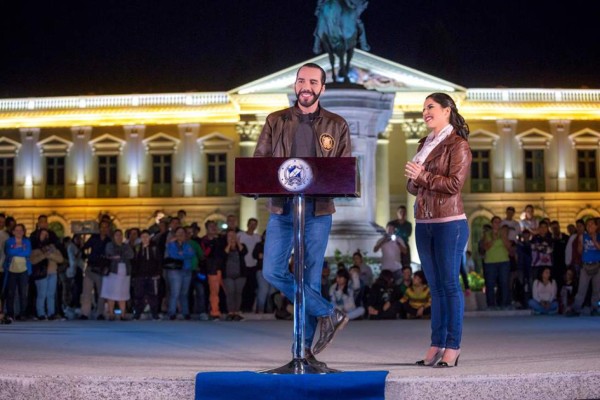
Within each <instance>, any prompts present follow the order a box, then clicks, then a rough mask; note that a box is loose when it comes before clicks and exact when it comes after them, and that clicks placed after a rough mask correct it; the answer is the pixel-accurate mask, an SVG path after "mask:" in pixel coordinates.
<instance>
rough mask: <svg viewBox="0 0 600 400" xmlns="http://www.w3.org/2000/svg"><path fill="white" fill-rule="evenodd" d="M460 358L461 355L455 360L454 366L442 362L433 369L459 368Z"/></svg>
mask: <svg viewBox="0 0 600 400" xmlns="http://www.w3.org/2000/svg"><path fill="white" fill-rule="evenodd" d="M459 358H460V353H458V355H457V356H456V360H454V365H451V364H452V362H450V364H449V363H447V362H446V361H440V362H438V363H437V364H435V365H434V366H433V367H434V368H451V367H456V366H458V359H459Z"/></svg>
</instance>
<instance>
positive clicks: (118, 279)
mask: <svg viewBox="0 0 600 400" xmlns="http://www.w3.org/2000/svg"><path fill="white" fill-rule="evenodd" d="M106 257H107V258H108V259H109V260H110V261H111V262H110V272H109V274H108V275H106V276H105V277H104V278H103V280H102V292H101V293H100V296H101V297H103V298H105V299H106V302H107V304H108V315H107V317H108V319H109V320H111V321H114V320H115V318H116V317H115V302H118V304H119V309H120V310H121V314H120V315H119V319H123V317H124V316H125V311H126V302H127V300H129V297H130V285H131V259H132V258H133V248H132V247H131V246H129V245H128V244H127V243H124V242H123V231H122V230H120V229H117V230H116V231H115V233H114V234H113V239H112V242H110V243H108V244H107V245H106Z"/></svg>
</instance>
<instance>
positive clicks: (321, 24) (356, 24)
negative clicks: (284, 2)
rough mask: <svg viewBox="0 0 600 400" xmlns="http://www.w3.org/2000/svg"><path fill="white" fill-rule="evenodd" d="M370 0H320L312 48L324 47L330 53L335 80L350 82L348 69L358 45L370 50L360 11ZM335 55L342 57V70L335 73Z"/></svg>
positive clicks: (339, 58) (316, 49)
mask: <svg viewBox="0 0 600 400" xmlns="http://www.w3.org/2000/svg"><path fill="white" fill-rule="evenodd" d="M368 4H369V2H368V1H367V0H318V3H317V9H316V11H315V15H316V16H317V28H316V29H315V43H314V46H313V52H314V53H315V54H321V53H322V52H323V50H325V52H327V54H329V62H330V63H331V73H332V76H333V82H338V80H339V81H343V82H344V83H350V78H349V77H348V72H349V71H350V60H351V59H352V55H353V54H354V48H355V47H356V45H357V42H358V45H359V46H360V48H361V49H362V50H364V51H369V50H370V46H369V45H368V44H367V36H366V34H365V26H364V24H363V22H362V21H361V19H360V15H361V14H362V13H363V11H364V10H365V9H366V8H367V5H368ZM335 56H337V57H338V60H339V70H338V73H337V76H336V73H335Z"/></svg>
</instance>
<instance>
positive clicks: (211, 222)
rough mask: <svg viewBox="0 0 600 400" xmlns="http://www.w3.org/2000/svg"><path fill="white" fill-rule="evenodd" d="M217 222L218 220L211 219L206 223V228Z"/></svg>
mask: <svg viewBox="0 0 600 400" xmlns="http://www.w3.org/2000/svg"><path fill="white" fill-rule="evenodd" d="M216 223H217V222H216V221H214V220H212V219H209V220H207V221H206V222H205V223H204V228H206V230H208V226H209V225H212V224H216Z"/></svg>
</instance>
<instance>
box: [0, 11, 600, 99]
mask: <svg viewBox="0 0 600 400" xmlns="http://www.w3.org/2000/svg"><path fill="white" fill-rule="evenodd" d="M11 3H17V4H16V5H15V4H13V5H11V6H10V8H5V9H3V12H2V17H0V35H1V36H0V49H1V51H2V52H1V54H2V59H0V60H1V61H0V97H29V96H62V95H80V94H121V93H160V92H185V91H225V90H229V89H232V88H235V87H236V86H239V85H242V84H244V83H248V82H250V81H252V80H255V79H257V78H260V77H263V76H265V75H268V74H271V73H273V72H276V71H278V70H281V69H283V68H286V67H288V66H290V65H293V64H295V63H299V62H302V61H304V60H306V59H308V58H311V57H313V56H314V55H313V53H312V43H313V36H312V34H313V31H314V29H315V26H316V17H315V16H314V9H315V6H316V3H317V1H316V0H224V1H223V0H222V1H216V0H204V1H201V0H196V1H175V0H172V1H150V0H146V1H137V0H118V1H101V0H98V1H92V0H81V1H78V2H71V1H63V0H59V1H45V2H28V1H18V2H11ZM559 4H561V5H552V4H550V3H549V2H541V1H537V0H535V1H530V0H521V1H472V0H465V1H454V0H445V1H444V0H435V1H433V0H413V1H402V0H387V1H384V0H371V1H370V3H369V6H368V8H367V9H366V11H365V12H364V14H363V16H362V18H363V21H364V23H365V26H366V31H367V38H368V40H369V43H370V45H371V53H373V54H376V55H378V56H381V57H384V58H387V59H390V60H392V61H394V62H397V63H400V64H403V65H406V66H409V67H412V68H416V69H418V70H421V71H423V72H426V73H429V74H432V75H435V76H437V77H439V78H442V79H446V80H448V81H451V82H453V83H456V84H458V85H462V86H465V87H468V88H476V87H486V88H494V87H537V88H582V87H587V88H600V12H599V11H600V10H599V9H600V7H599V6H598V2H597V1H593V0H592V1H587V2H582V1H579V0H577V1H560V2H559ZM567 7H568V8H567Z"/></svg>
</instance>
